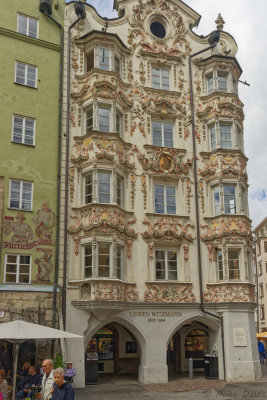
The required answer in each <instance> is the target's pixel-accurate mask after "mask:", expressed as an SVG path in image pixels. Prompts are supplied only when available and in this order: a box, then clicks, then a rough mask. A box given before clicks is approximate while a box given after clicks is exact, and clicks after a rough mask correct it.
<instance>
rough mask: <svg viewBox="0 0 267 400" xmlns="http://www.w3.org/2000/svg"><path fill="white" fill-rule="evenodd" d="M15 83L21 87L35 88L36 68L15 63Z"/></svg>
mask: <svg viewBox="0 0 267 400" xmlns="http://www.w3.org/2000/svg"><path fill="white" fill-rule="evenodd" d="M15 82H16V83H19V84H21V85H25V86H30V87H33V88H36V87H37V67H35V66H34V65H30V64H25V63H22V62H19V61H16V73H15Z"/></svg>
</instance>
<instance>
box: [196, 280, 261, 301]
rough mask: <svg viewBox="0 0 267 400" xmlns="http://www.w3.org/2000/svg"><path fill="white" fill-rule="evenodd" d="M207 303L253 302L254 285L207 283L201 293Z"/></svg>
mask: <svg viewBox="0 0 267 400" xmlns="http://www.w3.org/2000/svg"><path fill="white" fill-rule="evenodd" d="M203 296H204V300H205V301H206V302H207V303H221V302H255V288H254V285H251V284H250V285H249V284H248V285H240V284H238V285H232V284H229V285H227V284H223V285H219V286H218V285H214V286H212V285H207V288H206V290H205V292H204V293H203Z"/></svg>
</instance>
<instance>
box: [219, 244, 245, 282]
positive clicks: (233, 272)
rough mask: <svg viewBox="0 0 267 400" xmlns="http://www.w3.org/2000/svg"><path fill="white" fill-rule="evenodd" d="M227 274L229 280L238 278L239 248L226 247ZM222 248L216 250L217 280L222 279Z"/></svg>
mask: <svg viewBox="0 0 267 400" xmlns="http://www.w3.org/2000/svg"><path fill="white" fill-rule="evenodd" d="M226 251H227V261H226V262H227V266H226V267H227V274H228V278H229V279H230V280H237V279H240V249H231V248H230V249H227V250H226ZM223 266H224V261H223V252H222V249H218V250H217V271H218V280H219V281H222V280H224V271H223Z"/></svg>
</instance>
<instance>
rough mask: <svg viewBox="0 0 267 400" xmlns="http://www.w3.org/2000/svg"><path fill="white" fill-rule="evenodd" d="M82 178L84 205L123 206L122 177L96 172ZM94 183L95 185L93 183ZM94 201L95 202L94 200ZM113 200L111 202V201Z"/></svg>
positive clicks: (101, 171) (102, 171)
mask: <svg viewBox="0 0 267 400" xmlns="http://www.w3.org/2000/svg"><path fill="white" fill-rule="evenodd" d="M93 174H94V173H93V171H91V172H89V173H88V174H86V175H85V176H84V204H90V203H93V202H97V203H103V204H118V205H119V206H120V207H122V206H123V185H124V180H123V177H122V176H121V175H119V174H117V173H112V171H105V170H98V171H96V173H95V179H93V176H94V175H93ZM94 181H95V183H94ZM94 199H95V200H94ZM112 199H113V200H112Z"/></svg>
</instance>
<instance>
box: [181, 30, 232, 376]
mask: <svg viewBox="0 0 267 400" xmlns="http://www.w3.org/2000/svg"><path fill="white" fill-rule="evenodd" d="M219 40H220V32H219V31H214V32H212V33H211V35H210V37H209V43H210V46H209V47H206V48H205V49H203V50H200V51H198V52H196V53H193V54H191V55H190V56H189V60H188V62H189V80H190V105H191V117H192V141H193V159H194V161H193V166H194V187H195V206H196V230H197V255H198V276H199V293H200V309H201V311H202V312H203V313H204V314H207V315H209V316H211V317H213V318H216V319H218V320H219V321H220V323H221V338H222V355H223V371H224V380H225V379H226V370H225V350H224V327H223V318H222V317H220V316H218V315H216V314H214V313H212V312H210V311H207V310H205V308H204V300H203V286H202V285H203V278H202V263H201V241H200V221H199V201H198V180H197V152H196V133H195V109H194V92H193V78H192V58H193V57H195V56H197V55H199V54H201V53H204V52H205V51H208V50H210V49H213V48H214V47H215V46H216V45H217V43H218V42H219Z"/></svg>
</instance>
